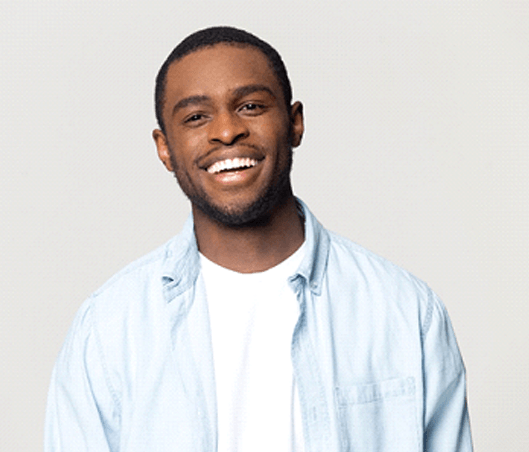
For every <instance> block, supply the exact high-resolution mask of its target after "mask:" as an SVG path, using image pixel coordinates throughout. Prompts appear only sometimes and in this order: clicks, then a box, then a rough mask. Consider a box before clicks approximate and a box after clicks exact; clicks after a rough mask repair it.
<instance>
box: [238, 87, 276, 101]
mask: <svg viewBox="0 0 529 452" xmlns="http://www.w3.org/2000/svg"><path fill="white" fill-rule="evenodd" d="M258 91H265V92H266V93H268V94H270V95H271V96H272V97H273V98H274V99H275V98H276V95H275V94H274V92H273V91H272V90H271V89H270V88H269V87H268V86H266V85H260V84H254V85H245V86H241V87H239V88H235V89H234V90H233V94H234V95H235V97H244V96H248V95H249V94H253V93H255V92H258Z"/></svg>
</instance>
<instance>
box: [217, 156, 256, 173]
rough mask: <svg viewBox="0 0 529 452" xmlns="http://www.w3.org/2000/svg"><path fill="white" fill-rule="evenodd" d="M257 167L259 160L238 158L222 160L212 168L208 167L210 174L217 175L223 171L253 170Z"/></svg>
mask: <svg viewBox="0 0 529 452" xmlns="http://www.w3.org/2000/svg"><path fill="white" fill-rule="evenodd" d="M255 165H257V160H254V159H251V158H238V157H236V158H234V159H226V160H221V161H220V162H216V163H214V164H213V165H211V166H210V167H208V168H207V171H208V173H210V174H216V173H220V172H221V171H227V170H233V169H238V168H251V167H252V166H255Z"/></svg>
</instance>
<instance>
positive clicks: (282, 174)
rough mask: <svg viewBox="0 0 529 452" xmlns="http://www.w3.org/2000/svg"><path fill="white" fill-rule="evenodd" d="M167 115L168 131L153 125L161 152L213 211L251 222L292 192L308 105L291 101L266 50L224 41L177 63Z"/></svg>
mask: <svg viewBox="0 0 529 452" xmlns="http://www.w3.org/2000/svg"><path fill="white" fill-rule="evenodd" d="M163 118H164V121H165V127H166V134H163V133H162V132H161V131H159V130H155V131H154V133H153V136H154V138H155V141H156V146H157V148H158V154H159V156H160V159H161V160H162V161H163V163H164V164H165V166H166V167H167V169H168V170H170V171H172V172H174V173H175V176H176V178H177V180H178V183H179V185H180V187H181V188H182V190H183V192H184V193H185V194H186V195H187V197H188V198H189V199H190V200H191V202H192V203H193V205H194V206H195V207H198V208H199V209H201V210H202V211H203V212H205V213H206V214H207V215H208V216H210V217H212V218H214V219H216V220H218V221H220V222H222V223H224V224H227V225H241V224H245V223H249V222H251V221H255V220H258V219H260V218H261V217H263V216H264V215H266V214H267V213H269V212H270V211H271V209H272V208H273V207H275V206H276V205H278V204H279V203H281V201H282V200H283V199H284V197H285V196H289V195H290V193H291V190H290V168H291V161H292V146H298V145H299V143H300V141H301V135H302V133H303V117H302V107H301V104H299V103H295V104H294V105H293V106H292V107H289V108H287V106H286V105H285V101H284V98H283V92H282V90H281V86H280V84H279V81H278V80H277V77H276V76H275V74H274V72H273V70H272V69H271V67H270V66H269V63H268V60H267V58H266V56H265V55H264V54H262V53H261V51H260V50H258V49H255V48H253V47H236V46H230V45H225V44H217V45H215V46H213V47H207V48H204V49H200V50H198V51H196V52H194V53H191V54H189V55H186V56H185V57H183V58H182V59H181V60H178V61H176V62H175V63H173V64H172V65H171V67H170V68H169V71H168V73H167V83H166V90H165V105H164V111H163Z"/></svg>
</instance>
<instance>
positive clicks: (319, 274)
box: [162, 198, 330, 300]
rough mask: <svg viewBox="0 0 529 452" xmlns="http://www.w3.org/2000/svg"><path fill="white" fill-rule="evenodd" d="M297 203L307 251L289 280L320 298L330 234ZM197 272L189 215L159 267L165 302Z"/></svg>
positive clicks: (191, 279)
mask: <svg viewBox="0 0 529 452" xmlns="http://www.w3.org/2000/svg"><path fill="white" fill-rule="evenodd" d="M296 202H297V204H298V207H299V208H300V209H301V211H302V212H303V215H304V217H305V243H306V251H307V252H306V254H305V257H304V258H303V260H302V261H301V264H300V265H299V267H298V270H297V271H296V273H295V274H294V275H292V277H291V278H289V279H290V281H292V282H295V281H297V280H299V278H300V277H301V278H303V279H304V280H305V281H306V282H307V283H308V284H309V288H310V290H311V291H312V292H313V293H314V294H316V295H320V293H321V284H322V280H323V276H324V274H325V270H326V268H327V260H328V255H329V244H330V238H329V234H328V232H327V231H326V230H325V229H324V228H323V226H322V225H321V224H320V223H319V222H318V220H317V219H316V217H315V216H314V215H313V214H312V213H311V211H310V210H309V208H308V207H307V205H306V204H305V203H304V202H303V201H301V200H300V199H298V198H296ZM199 272H200V258H199V254H198V246H197V241H196V237H195V231H194V223H193V215H192V214H191V215H189V217H188V219H187V221H186V222H185V224H184V227H183V229H182V232H181V233H180V234H179V235H177V236H176V237H174V238H173V239H172V240H171V241H170V242H169V243H168V245H167V247H166V254H165V260H164V263H163V267H162V284H163V287H164V292H165V294H166V297H167V300H172V299H173V298H174V297H176V296H178V295H179V294H181V293H182V292H184V291H186V290H187V289H189V288H190V287H191V286H192V285H193V284H194V283H195V281H196V279H197V277H198V274H199Z"/></svg>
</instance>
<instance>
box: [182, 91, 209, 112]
mask: <svg viewBox="0 0 529 452" xmlns="http://www.w3.org/2000/svg"><path fill="white" fill-rule="evenodd" d="M210 100H211V98H210V97H209V96H189V97H185V98H184V99H182V100H180V101H178V102H177V104H176V105H175V106H174V107H173V115H174V114H175V113H176V112H177V111H178V110H181V109H182V108H186V107H187V106H189V105H198V104H203V103H206V102H209V101H210Z"/></svg>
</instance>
